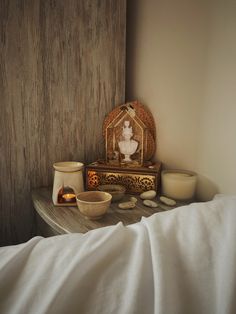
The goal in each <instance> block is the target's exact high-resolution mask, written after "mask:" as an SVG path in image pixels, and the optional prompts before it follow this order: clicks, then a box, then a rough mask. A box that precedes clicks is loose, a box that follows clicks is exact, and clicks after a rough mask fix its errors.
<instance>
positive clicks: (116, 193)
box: [97, 184, 126, 202]
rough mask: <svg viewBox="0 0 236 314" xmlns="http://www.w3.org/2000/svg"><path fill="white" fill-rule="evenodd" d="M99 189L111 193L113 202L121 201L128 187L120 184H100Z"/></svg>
mask: <svg viewBox="0 0 236 314" xmlns="http://www.w3.org/2000/svg"><path fill="white" fill-rule="evenodd" d="M97 189H98V191H102V192H107V193H110V194H111V196H112V199H111V201H112V202H117V201H120V200H121V199H122V198H123V197H124V195H125V191H126V188H125V187H124V186H123V185H119V184H103V185H99V186H98V188H97Z"/></svg>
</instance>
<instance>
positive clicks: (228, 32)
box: [126, 0, 236, 200]
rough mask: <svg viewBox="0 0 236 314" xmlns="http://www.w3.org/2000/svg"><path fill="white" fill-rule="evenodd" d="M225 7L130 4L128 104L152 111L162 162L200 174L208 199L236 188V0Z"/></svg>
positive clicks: (201, 192) (183, 0) (183, 1)
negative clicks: (135, 102)
mask: <svg viewBox="0 0 236 314" xmlns="http://www.w3.org/2000/svg"><path fill="white" fill-rule="evenodd" d="M221 2H222V1H218V2H216V1H214V4H213V1H212V3H211V1H210V0H209V1H193V0H180V1H174V0H170V1H164V0H163V1H162V0H158V1H155V0H146V1H144V0H136V1H132V0H131V1H128V18H127V86H126V99H127V100H132V99H139V100H141V101H142V102H143V103H144V104H146V105H147V106H148V107H149V108H150V109H151V111H152V113H153V115H154V117H155V120H156V124H157V138H158V147H157V153H156V159H158V160H161V161H162V162H163V163H164V167H166V168H181V169H189V170H194V171H197V172H198V174H199V186H198V196H199V197H200V198H201V199H204V200H205V199H210V198H211V197H212V196H213V195H214V194H215V193H216V192H221V193H235V192H234V191H235V188H236V181H235V180H236V179H235V178H236V175H235V170H234V168H233V164H234V161H235V160H236V158H235V156H236V145H234V138H236V137H235V130H236V126H235V125H234V121H233V119H234V116H235V117H236V104H235V105H234V102H235V100H236V96H235V91H234V87H233V81H234V85H235V86H236V84H235V83H236V82H235V76H234V74H235V62H234V60H233V58H234V57H233V56H235V55H236V53H235V46H234V45H235V44H234V43H233V40H232V36H233V34H234V35H235V36H236V29H235V19H233V16H236V15H235V10H234V11H233V9H234V6H235V5H234V3H235V1H230V0H228V1H227V3H228V5H226V6H225V1H224V6H223V5H222V8H221V5H220V3H221ZM233 2H234V3H233ZM222 9H223V16H222V15H221V13H220V12H221V10H222ZM230 51H231V52H230ZM233 52H234V53H233ZM223 105H224V106H223ZM235 142H236V141H235ZM229 144H231V145H230V146H229ZM226 155H227V156H226ZM228 165H229V166H230V167H228Z"/></svg>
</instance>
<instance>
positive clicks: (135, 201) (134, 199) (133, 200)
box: [130, 196, 138, 203]
mask: <svg viewBox="0 0 236 314" xmlns="http://www.w3.org/2000/svg"><path fill="white" fill-rule="evenodd" d="M130 201H131V202H133V203H137V201H138V200H137V198H136V197H134V196H131V198H130Z"/></svg>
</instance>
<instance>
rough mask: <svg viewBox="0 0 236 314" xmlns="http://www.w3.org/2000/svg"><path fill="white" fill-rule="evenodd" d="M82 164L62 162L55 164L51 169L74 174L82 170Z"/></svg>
mask: <svg viewBox="0 0 236 314" xmlns="http://www.w3.org/2000/svg"><path fill="white" fill-rule="evenodd" d="M83 166H84V164H83V163H82V162H77V161H62V162H55V163H54V164H53V167H54V169H55V170H57V171H62V172H74V171H79V170H81V169H82V168H83Z"/></svg>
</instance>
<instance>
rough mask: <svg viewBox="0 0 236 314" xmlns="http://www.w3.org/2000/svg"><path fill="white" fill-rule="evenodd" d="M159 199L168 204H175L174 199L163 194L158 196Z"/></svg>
mask: <svg viewBox="0 0 236 314" xmlns="http://www.w3.org/2000/svg"><path fill="white" fill-rule="evenodd" d="M160 201H161V202H162V203H164V204H166V205H168V206H175V205H176V201H174V200H172V199H171V198H168V197H165V196H161V197H160Z"/></svg>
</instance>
